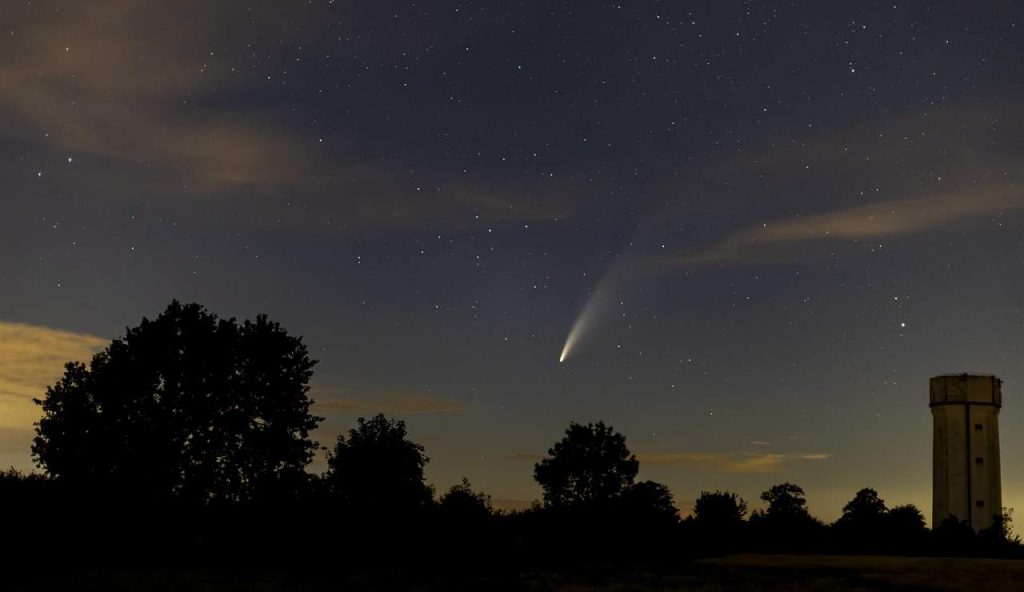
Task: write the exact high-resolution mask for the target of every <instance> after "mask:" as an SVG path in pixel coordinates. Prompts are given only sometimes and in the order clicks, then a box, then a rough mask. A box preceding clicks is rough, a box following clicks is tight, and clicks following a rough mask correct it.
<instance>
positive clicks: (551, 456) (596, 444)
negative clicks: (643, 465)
mask: <svg viewBox="0 0 1024 592" xmlns="http://www.w3.org/2000/svg"><path fill="white" fill-rule="evenodd" d="M639 466H640V463H639V462H637V460H636V457H635V456H633V454H631V453H630V451H629V449H628V448H627V447H626V438H625V437H624V436H623V435H622V434H620V433H618V432H615V431H614V430H613V429H612V428H611V427H610V426H606V425H605V424H604V423H603V422H600V421H599V422H597V423H596V424H595V423H591V424H587V425H581V424H578V423H571V424H569V428H568V429H566V431H565V436H564V437H563V438H562V440H561V441H559V442H557V443H556V444H555V445H554V446H553V447H552V448H551V449H550V450H548V456H547V457H546V458H544V459H543V460H541V461H540V462H538V463H537V464H536V465H535V466H534V470H533V475H534V479H536V480H537V483H539V484H540V486H541V488H542V489H543V490H544V503H545V504H546V505H547V506H549V507H572V506H602V505H608V504H610V503H611V502H612V501H613V500H615V498H617V497H619V496H620V495H622V493H623V492H625V491H626V490H627V489H628V488H629V486H630V485H632V484H633V480H634V479H635V478H636V474H637V471H638V470H639Z"/></svg>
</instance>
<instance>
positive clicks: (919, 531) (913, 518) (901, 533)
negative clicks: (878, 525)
mask: <svg viewBox="0 0 1024 592" xmlns="http://www.w3.org/2000/svg"><path fill="white" fill-rule="evenodd" d="M883 525H884V527H883V529H882V533H883V534H882V540H883V541H884V542H886V543H887V544H888V547H889V548H891V549H894V550H898V551H915V552H919V551H920V550H921V549H922V548H924V546H925V544H926V541H927V538H928V527H927V526H926V525H925V520H924V514H922V513H921V510H918V509H917V506H914V505H913V504H906V505H903V506H896V507H894V508H892V509H891V510H889V511H888V512H887V513H886V514H885V517H884V519H883Z"/></svg>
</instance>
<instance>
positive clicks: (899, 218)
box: [672, 189, 1024, 267]
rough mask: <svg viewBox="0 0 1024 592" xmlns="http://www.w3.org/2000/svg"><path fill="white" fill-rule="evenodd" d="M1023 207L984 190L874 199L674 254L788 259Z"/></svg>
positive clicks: (724, 259)
mask: <svg viewBox="0 0 1024 592" xmlns="http://www.w3.org/2000/svg"><path fill="white" fill-rule="evenodd" d="M1021 206H1024V199H1022V192H1021V190H1019V189H1013V190H990V191H975V192H960V193H955V194H947V195H940V196H929V197H921V198H913V199H904V200H895V201H886V202H877V203H872V204H867V205H863V206H857V207H853V208H848V209H845V210H838V211H834V212H828V213H823V214H813V215H810V216H796V217H792V218H787V219H783V220H777V221H774V222H766V223H764V224H762V225H761V226H758V227H755V228H749V229H747V230H743V231H740V232H737V233H734V234H732V235H730V236H727V237H726V238H724V239H722V240H721V241H719V242H717V243H715V244H713V245H711V246H710V247H708V248H706V249H704V250H701V251H699V252H697V253H694V254H691V255H687V256H683V257H677V258H674V259H672V262H673V263H674V264H676V265H678V266H682V267H701V266H706V265H712V264H718V265H723V266H725V265H742V264H745V263H756V262H765V261H771V262H778V263H783V262H790V261H795V260H801V259H804V258H806V257H807V256H808V253H807V251H806V249H794V247H797V246H800V245H802V244H804V243H809V242H812V241H821V240H848V241H858V240H864V239H877V238H897V237H904V236H910V235H914V234H922V233H927V232H930V231H935V230H940V229H943V228H949V227H953V226H955V225H959V226H961V227H962V226H964V225H966V224H973V223H978V222H979V221H980V219H981V218H982V217H984V216H992V215H999V214H1003V213H1006V212H1009V211H1011V210H1017V209H1020V208H1021Z"/></svg>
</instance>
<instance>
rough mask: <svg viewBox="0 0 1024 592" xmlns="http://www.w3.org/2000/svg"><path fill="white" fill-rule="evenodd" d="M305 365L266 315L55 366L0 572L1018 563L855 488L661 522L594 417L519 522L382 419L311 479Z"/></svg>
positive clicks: (208, 320)
mask: <svg viewBox="0 0 1024 592" xmlns="http://www.w3.org/2000/svg"><path fill="white" fill-rule="evenodd" d="M315 364H316V362H315V361H314V360H312V359H311V358H310V356H309V352H308V351H307V350H306V347H305V346H304V345H303V343H302V340H301V339H299V338H296V337H293V336H291V335H289V334H288V333H287V331H286V330H285V329H284V328H283V327H281V326H280V325H279V324H277V323H275V322H273V321H271V320H270V319H268V318H266V317H265V316H260V317H257V318H256V320H255V321H244V322H237V321H235V320H234V319H229V320H225V319H219V318H217V317H216V316H215V315H213V314H211V313H209V312H207V311H206V310H205V309H204V308H203V307H202V306H200V305H198V304H181V303H179V302H172V303H171V304H170V306H168V307H167V309H166V310H165V311H164V312H163V313H162V314H160V315H159V316H158V317H156V318H155V319H152V320H149V319H144V320H143V321H142V322H141V323H140V324H139V325H138V326H137V327H134V328H130V329H128V331H127V332H126V334H125V335H124V336H123V337H122V338H119V339H116V340H114V341H113V342H112V343H111V344H110V345H109V346H108V347H107V348H106V349H104V350H103V351H101V352H100V353H98V354H96V355H95V357H94V358H93V359H92V361H91V363H90V364H89V365H88V366H86V365H84V364H78V363H68V364H67V366H66V368H65V371H64V375H63V377H62V378H61V379H60V380H59V381H57V383H56V384H54V385H52V386H51V387H50V388H49V389H47V391H46V393H45V395H42V396H41V398H39V399H37V400H36V403H37V404H38V405H39V406H40V407H41V409H42V412H43V416H42V418H41V419H40V420H39V422H38V423H37V426H36V437H35V440H34V443H33V445H32V454H33V458H34V459H35V461H36V462H37V464H38V467H39V472H35V473H30V474H25V473H21V472H18V471H15V470H13V469H11V470H10V471H7V472H5V473H2V474H0V508H3V509H4V513H5V517H4V522H5V524H6V526H7V531H8V533H11V534H9V535H8V536H6V537H4V539H3V541H4V542H3V545H4V546H5V547H6V548H5V549H3V556H4V557H6V558H10V559H11V560H12V562H13V563H12V564H13V565H21V566H27V565H34V566H43V567H45V568H46V569H47V570H57V571H60V570H64V571H66V572H67V573H73V572H74V570H76V569H81V568H86V567H88V568H96V567H103V568H108V569H120V568H126V567H131V568H165V569H166V568H182V567H188V568H195V569H202V568H213V567H216V568H224V567H225V566H231V567H235V568H245V569H256V568H261V569H266V568H275V569H282V570H301V571H302V572H304V573H314V574H319V575H320V576H323V577H325V578H328V579H331V578H333V579H335V580H337V581H348V580H347V578H351V577H354V575H356V574H361V573H375V572H377V571H383V572H386V573H395V572H398V573H404V574H409V577H420V576H421V575H422V574H423V573H435V574H437V573H441V574H458V575H459V577H468V576H469V575H472V574H478V575H479V576H480V577H484V576H487V577H499V576H500V575H501V574H505V575H508V574H516V573H522V572H530V571H537V570H540V571H560V570H569V571H572V570H588V569H611V568H617V567H618V568H622V567H627V566H638V565H641V566H648V567H651V568H666V569H671V568H673V566H679V565H681V564H684V563H685V562H687V561H689V560H692V559H695V558H699V557H709V556H716V555H724V554H732V553H742V552H758V553H796V554H799V553H811V552H813V553H824V552H828V553H856V554H901V555H973V556H998V557H1020V556H1022V552H1021V546H1020V545H1019V541H1018V539H1017V538H1015V537H1013V536H1012V535H1011V534H1010V529H1009V526H1010V521H1009V514H1008V513H1004V514H1003V515H1002V516H1001V519H1000V520H997V523H996V526H995V527H993V528H992V529H989V530H985V531H982V532H978V533H975V532H974V531H973V530H972V529H971V528H970V527H969V526H967V525H966V524H964V523H961V522H958V521H957V520H956V519H955V518H954V519H951V520H950V521H947V522H946V523H943V524H940V525H937V528H934V529H932V530H929V529H928V528H926V526H925V519H924V516H923V515H922V513H921V512H920V511H919V510H918V509H917V508H916V507H914V506H912V505H905V506H897V507H893V508H889V507H887V505H886V504H885V502H884V500H883V499H882V497H881V496H880V493H879V492H877V491H875V490H873V489H870V488H864V489H861V490H860V491H857V492H851V494H852V498H851V500H850V502H849V503H848V504H846V506H845V507H844V508H843V514H842V516H841V517H840V518H839V519H838V520H837V521H836V522H835V523H834V524H825V523H823V522H822V521H820V520H818V519H816V518H815V517H813V516H812V515H811V514H810V513H809V512H808V510H807V500H806V498H805V494H804V491H803V489H802V488H800V487H799V486H798V485H796V484H793V483H788V482H787V483H779V484H775V485H772V486H770V487H768V488H767V489H766V490H765V491H764V493H763V494H762V495H761V499H762V500H763V501H764V502H765V503H766V508H765V509H764V510H756V511H754V512H752V513H749V514H748V505H747V502H746V500H743V499H741V498H740V497H739V496H738V495H736V494H735V493H731V492H728V491H704V492H701V493H700V495H699V496H698V497H697V498H696V503H695V505H694V509H693V513H692V515H691V516H687V517H685V518H680V516H679V512H678V510H677V507H676V505H675V503H674V501H673V494H672V492H670V491H669V490H668V488H667V487H665V486H664V485H662V484H659V483H655V482H652V481H640V482H638V481H637V480H636V476H637V472H638V470H639V462H638V461H637V459H636V457H635V456H634V455H633V454H632V453H631V452H630V450H629V448H628V446H627V441H626V438H625V437H624V435H623V434H620V433H618V432H616V431H615V430H614V429H613V428H612V426H609V425H606V424H605V423H603V422H597V423H590V424H578V423H572V424H570V425H569V426H568V427H567V428H566V430H565V433H564V434H563V435H562V437H561V439H559V440H558V441H556V442H554V444H553V445H552V446H551V448H550V449H549V450H548V451H547V455H546V456H545V457H544V458H543V459H542V460H540V461H539V462H537V463H536V465H535V467H534V478H535V480H536V482H537V483H538V484H539V485H540V487H541V489H542V491H543V500H542V501H538V502H535V504H534V506H533V507H531V508H530V509H527V510H523V511H498V510H495V509H494V508H493V506H492V504H491V499H490V497H489V496H488V495H486V494H485V493H484V492H480V491H477V490H475V489H474V487H473V485H472V484H471V483H470V482H469V481H468V480H466V479H463V481H462V482H461V483H460V484H458V485H455V486H453V487H451V488H450V489H449V490H447V491H445V492H440V495H438V492H435V491H434V490H433V488H432V487H431V486H429V485H428V484H427V483H426V482H425V479H424V473H423V471H424V467H425V465H426V464H427V462H428V457H427V450H426V449H425V448H424V447H423V446H421V445H420V444H417V443H415V442H413V441H411V440H410V439H409V437H408V436H407V434H406V426H405V423H404V422H402V421H399V420H396V419H392V418H388V417H386V416H385V415H383V414H378V415H375V416H373V417H369V418H359V419H358V421H357V423H356V425H355V426H354V427H352V428H351V429H350V430H349V431H348V433H347V434H346V435H343V436H339V437H338V438H337V440H336V441H335V442H334V444H333V446H332V447H331V448H330V450H329V451H327V452H326V454H327V470H326V472H324V473H323V474H314V473H312V472H309V470H308V465H309V463H310V462H311V461H312V460H313V458H314V455H315V454H317V453H319V452H321V451H319V450H318V446H317V444H315V443H314V442H313V441H312V440H311V438H310V431H311V430H313V429H314V428H315V427H316V426H317V425H318V423H319V422H320V421H321V418H319V417H316V416H314V415H312V413H311V411H310V409H311V404H312V401H311V400H310V398H309V396H308V391H309V382H310V379H311V377H312V375H313V368H314V366H315ZM495 574H498V575H499V576H495Z"/></svg>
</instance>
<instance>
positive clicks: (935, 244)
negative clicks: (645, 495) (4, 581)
mask: <svg viewBox="0 0 1024 592" xmlns="http://www.w3.org/2000/svg"><path fill="white" fill-rule="evenodd" d="M9 4H10V5H9V6H6V7H5V8H4V10H3V15H2V21H0V23H2V27H0V33H2V34H0V56H3V57H2V58H0V117H2V118H3V119H2V121H3V122H4V124H3V126H2V127H0V134H2V141H0V179H2V180H3V182H4V186H3V189H2V190H0V278H3V281H2V283H0V287H2V289H0V340H2V345H0V354H4V356H0V357H3V358H4V359H2V360H0V461H3V463H5V464H12V463H13V464H15V465H17V466H22V467H27V466H29V464H30V461H29V458H28V441H29V440H30V439H31V422H32V419H33V414H34V413H35V412H34V409H33V408H32V407H31V405H30V404H29V403H27V401H28V398H29V397H30V396H31V393H32V392H40V394H41V390H40V389H42V385H45V384H46V383H47V382H49V381H52V380H53V378H54V377H55V375H56V373H58V372H59V370H60V363H61V361H62V360H63V359H65V358H67V357H83V356H87V355H88V354H89V352H90V351H92V349H94V348H95V347H96V346H97V345H98V344H101V343H102V341H99V340H96V339H93V338H92V337H90V336H95V337H99V338H101V339H103V340H108V339H110V338H112V337H115V336H117V335H119V334H120V333H121V332H122V331H123V329H124V327H125V326H127V325H134V324H136V323H137V322H138V321H139V320H140V319H141V317H142V316H154V315H156V314H158V313H159V312H160V311H161V310H162V309H163V308H164V307H165V306H166V305H167V303H168V302H169V301H170V300H171V299H172V298H178V299H181V300H185V301H193V300H194V301H198V302H201V303H203V304H205V305H206V306H207V307H208V308H209V309H210V310H211V311H213V312H215V313H217V314H219V315H221V316H226V317H232V316H234V317H240V318H245V317H252V316H254V315H255V314H258V313H261V312H265V313H268V314H269V315H270V316H271V317H272V318H274V319H275V320H278V321H280V322H282V323H283V324H284V325H285V327H287V328H288V329H289V330H290V331H291V332H292V333H295V334H301V335H303V336H304V337H305V340H306V343H307V344H308V345H309V346H310V348H311V350H312V351H313V352H314V355H315V357H317V358H318V359H319V360H320V365H319V367H318V370H317V374H316V376H315V383H316V384H315V387H314V396H315V398H316V399H317V400H318V401H320V402H321V403H322V406H321V409H320V411H321V413H322V414H324V415H326V416H327V417H328V420H327V421H326V422H325V424H324V427H323V428H322V430H321V431H320V433H319V436H318V437H319V438H320V439H321V440H322V441H324V442H329V441H330V440H331V438H333V436H334V435H335V434H337V433H338V432H339V431H341V430H344V429H347V428H348V427H350V426H351V425H353V424H354V421H355V418H356V417H358V416H360V415H368V414H372V413H375V412H376V411H378V410H379V411H384V412H386V413H389V414H392V415H396V416H398V417H401V418H403V419H406V420H407V422H408V424H409V427H410V431H411V433H412V434H413V436H414V437H415V438H417V439H418V440H419V441H420V442H422V443H423V444H424V445H425V446H426V447H427V450H428V454H429V456H430V457H431V459H432V462H431V463H430V465H429V468H428V476H429V478H430V480H431V481H432V482H433V483H434V484H435V485H437V487H438V488H439V489H446V488H447V487H448V486H450V485H451V484H453V483H456V482H457V481H458V480H459V479H460V478H461V477H462V476H463V475H465V476H468V477H469V478H470V479H471V481H473V483H474V484H475V485H476V486H477V487H480V488H482V489H484V490H485V491H487V492H489V493H491V494H492V495H493V496H494V497H495V498H496V499H498V500H501V501H500V503H502V504H504V505H506V506H509V507H513V506H516V505H517V504H521V503H524V502H526V501H529V500H531V499H533V498H534V497H536V496H537V495H538V494H539V490H538V489H537V488H536V486H535V485H534V483H533V481H532V478H531V474H532V463H533V462H534V461H536V460H537V459H538V458H539V457H540V455H542V454H544V452H545V451H546V450H547V448H548V447H549V446H550V445H551V444H552V443H553V442H555V441H556V440H557V439H558V438H559V437H560V435H561V432H562V430H563V429H564V428H565V427H566V426H567V424H568V422H569V421H571V420H576V421H584V422H585V421H593V420H597V419H603V420H605V421H607V422H609V423H611V424H612V425H613V426H614V427H615V428H617V429H618V430H620V431H622V432H623V433H625V434H626V436H627V438H628V443H629V445H630V447H631V448H632V450H633V451H634V452H636V453H637V454H638V455H639V457H640V460H641V476H642V477H643V478H653V479H656V480H659V481H663V482H664V483H666V484H667V485H669V486H670V487H671V488H672V490H673V492H674V494H675V496H676V499H677V502H678V503H679V504H680V505H681V506H683V507H684V508H685V506H686V504H687V502H688V501H689V500H692V499H694V498H695V497H696V495H697V494H698V493H699V491H700V490H701V489H716V488H730V489H735V490H737V491H739V492H740V493H741V494H742V495H743V496H744V497H746V498H747V499H748V500H752V501H753V500H756V497H757V494H758V493H759V492H760V491H762V490H763V489H766V488H767V487H768V486H769V485H771V484H773V483H776V482H779V481H783V480H790V481H796V482H798V483H800V484H801V485H803V486H804V487H805V489H806V490H807V492H808V497H809V501H810V505H811V508H812V510H813V511H815V512H816V513H817V514H819V515H820V516H821V517H823V518H834V517H835V516H836V515H838V513H839V511H840V509H841V507H842V504H843V503H844V502H845V501H846V500H847V499H849V498H850V497H852V495H853V493H854V492H855V491H856V490H857V489H859V488H860V487H864V486H870V487H875V488H877V489H878V490H879V492H880V493H881V495H882V496H883V497H884V498H886V500H887V501H889V502H890V503H891V504H893V503H907V502H913V503H915V504H918V505H919V507H921V508H922V509H924V510H926V513H927V509H928V508H929V507H930V491H929V490H930V483H931V477H930V446H931V434H930V425H931V424H930V422H931V419H930V415H929V411H928V408H927V379H928V377H929V376H931V375H934V374H939V373H944V372H959V371H980V372H993V373H996V374H998V375H1000V376H1001V377H1002V378H1003V379H1004V380H1005V383H1006V384H1005V389H1004V396H1005V402H1006V408H1005V409H1004V413H1003V440H1002V442H1003V449H1004V454H1003V459H1004V461H1003V462H1004V466H1003V483H1004V493H1003V495H1004V499H1005V500H1006V501H1007V504H1008V505H1010V506H1013V505H1014V503H1015V500H1018V499H1022V500H1024V495H1022V494H1020V493H1019V492H1020V491H1022V488H1024V471H1022V470H1019V467H1020V466H1021V465H1020V463H1019V462H1017V460H1015V458H1014V455H1013V453H1012V451H1013V450H1016V449H1020V448H1022V445H1024V414H1022V413H1021V412H1020V410H1019V409H1020V408H1021V407H1022V406H1021V405H1020V404H1018V403H1017V402H1016V401H1018V399H1019V397H1017V396H1016V395H1015V393H1018V392H1022V391H1020V388H1021V387H1020V385H1022V384H1024V368H1022V362H1021V357H1020V352H1019V351H1018V350H1019V346H1020V344H1021V343H1022V339H1024V310H1022V294H1024V292H1022V290H1024V279H1022V278H1024V274H1022V273H1021V269H1022V264H1024V248H1022V237H1024V234H1022V222H1024V218H1022V211H1024V189H1022V187H1021V181H1022V180H1021V169H1020V162H1021V158H1022V156H1024V143H1021V141H1020V138H1021V137H1024V129H1022V124H1021V121H1022V116H1024V100H1022V99H1024V92H1022V90H1024V89H1022V87H1021V85H1022V81H1024V65H1022V64H1024V62H1022V60H1021V56H1022V55H1024V48H1022V47H1021V45H1022V44H1021V39H1022V31H1021V28H1022V27H1024V19H1022V14H1021V9H1020V8H1019V7H1018V6H1016V5H1014V4H1013V3H1010V2H992V3H971V4H970V5H968V4H962V3H954V2H939V3H896V4H892V3H886V4H882V3H874V2H802V3H756V2H742V3H741V2H715V3H701V4H696V3H667V2H645V3H629V4H622V5H617V4H608V3H594V2H574V3H564V2H559V3H556V2H527V3H512V2H445V1H437V2H426V3H417V4H412V3H392V2H375V3H369V2H366V3H358V2H357V3H351V2H333V1H327V0H311V1H310V2H285V3H281V2H254V3H248V4H247V5H246V6H242V5H238V4H237V3H232V2H198V1H197V2H191V1H175V2H143V1H131V0H104V1H100V2H90V3H81V2H31V3H25V2H19V3H13V2H12V3H9ZM599 285H600V286H601V288H600V290H598V286H599ZM587 302H592V304H591V307H590V309H592V310H593V311H594V312H593V313H591V314H588V315H586V317H585V318H584V321H583V324H582V325H581V326H583V327H585V329H586V330H585V331H583V332H582V336H581V338H580V340H579V341H578V343H576V344H575V347H574V348H573V350H572V352H571V354H570V355H569V357H568V359H567V360H566V361H565V362H564V363H562V364H559V363H558V357H559V354H560V352H561V351H562V349H563V345H564V342H565V340H566V336H567V334H568V333H569V330H570V328H571V327H572V326H573V323H574V322H575V321H576V319H577V317H578V315H579V314H580V312H581V310H583V309H584V307H585V305H586V303H587ZM50 330H58V331H64V332H66V333H53V332H52V331H50ZM754 506H756V504H754Z"/></svg>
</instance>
